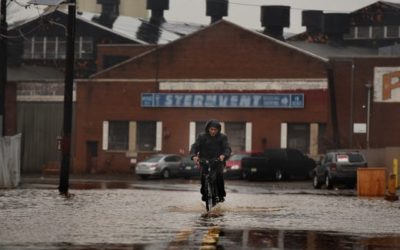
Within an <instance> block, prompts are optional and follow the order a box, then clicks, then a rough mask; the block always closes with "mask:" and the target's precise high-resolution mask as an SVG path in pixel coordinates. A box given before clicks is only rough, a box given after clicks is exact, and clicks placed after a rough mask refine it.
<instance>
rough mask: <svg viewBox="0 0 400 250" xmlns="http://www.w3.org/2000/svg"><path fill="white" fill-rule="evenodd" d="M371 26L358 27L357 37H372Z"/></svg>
mask: <svg viewBox="0 0 400 250" xmlns="http://www.w3.org/2000/svg"><path fill="white" fill-rule="evenodd" d="M370 37H371V36H370V28H369V26H359V27H357V38H359V39H366V38H370Z"/></svg>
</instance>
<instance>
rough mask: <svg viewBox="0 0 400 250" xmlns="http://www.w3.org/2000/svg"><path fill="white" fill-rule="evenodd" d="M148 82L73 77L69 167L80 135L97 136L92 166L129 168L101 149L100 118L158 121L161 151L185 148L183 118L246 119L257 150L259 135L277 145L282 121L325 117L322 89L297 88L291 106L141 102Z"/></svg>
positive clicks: (152, 87)
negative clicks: (301, 100) (298, 100)
mask: <svg viewBox="0 0 400 250" xmlns="http://www.w3.org/2000/svg"><path fill="white" fill-rule="evenodd" d="M156 91H157V84H156V83H154V82H112V81H107V82H105V81H101V82H90V81H87V82H79V83H78V91H77V94H78V96H77V100H78V101H77V103H76V121H77V124H76V151H75V161H74V172H82V171H84V169H85V164H86V141H98V142H99V155H98V161H97V163H98V171H100V172H110V171H117V172H126V171H129V159H128V158H127V157H126V156H125V153H115V152H107V151H103V150H102V149H101V145H102V141H101V139H102V124H103V121H106V120H125V121H144V120H149V121H162V122H163V134H164V137H163V146H162V151H163V152H165V153H178V152H179V150H180V149H183V150H185V151H186V152H187V150H188V147H189V145H188V144H189V122H190V121H205V120H208V119H210V118H216V119H219V120H221V121H225V122H229V121H240V122H252V124H253V137H252V142H253V150H255V151H258V150H261V145H262V144H261V139H262V138H263V137H265V138H267V139H268V146H269V147H279V146H280V126H281V123H282V122H289V123H295V122H301V123H311V122H321V123H325V122H326V120H327V113H326V110H327V105H326V100H327V92H326V90H325V91H321V90H309V91H302V93H304V94H305V101H306V104H305V108H304V109H300V110H295V109H191V108H141V107H140V94H141V93H142V92H156Z"/></svg>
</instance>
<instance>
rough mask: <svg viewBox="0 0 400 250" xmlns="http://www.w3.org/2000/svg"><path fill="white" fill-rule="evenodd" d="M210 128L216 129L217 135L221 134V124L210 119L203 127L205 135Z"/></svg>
mask: <svg viewBox="0 0 400 250" xmlns="http://www.w3.org/2000/svg"><path fill="white" fill-rule="evenodd" d="M210 127H213V128H217V129H218V134H219V133H221V123H220V122H219V121H218V120H215V119H211V120H208V121H207V122H206V126H205V128H204V129H205V131H206V133H207V134H208V129H209V128H210Z"/></svg>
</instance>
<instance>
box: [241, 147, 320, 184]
mask: <svg viewBox="0 0 400 250" xmlns="http://www.w3.org/2000/svg"><path fill="white" fill-rule="evenodd" d="M315 166H316V163H315V161H314V160H313V159H311V158H309V157H308V156H307V155H305V154H303V153H302V152H301V151H299V150H297V149H293V148H282V149H267V150H266V151H265V152H264V153H262V154H256V155H252V156H250V157H245V158H243V159H242V168H243V177H244V178H247V179H249V180H252V179H271V178H272V179H274V180H277V181H280V180H283V179H290V178H298V177H301V178H310V177H311V175H310V174H311V171H312V170H313V169H314V168H315Z"/></svg>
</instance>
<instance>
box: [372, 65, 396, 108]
mask: <svg viewBox="0 0 400 250" xmlns="http://www.w3.org/2000/svg"><path fill="white" fill-rule="evenodd" d="M374 101H375V102H400V67H375V69H374Z"/></svg>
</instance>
